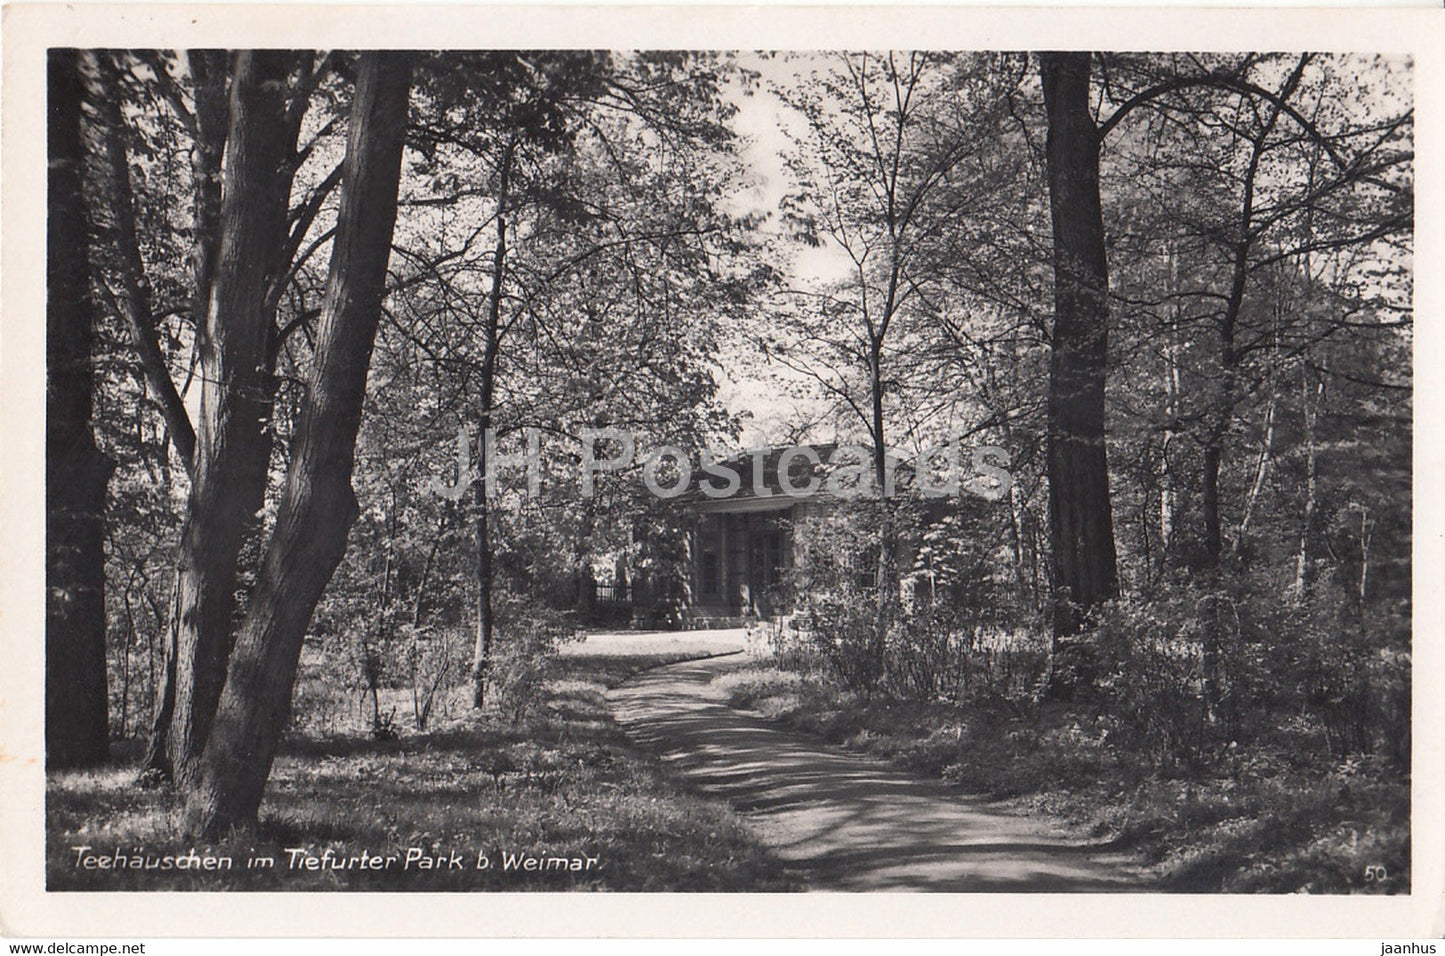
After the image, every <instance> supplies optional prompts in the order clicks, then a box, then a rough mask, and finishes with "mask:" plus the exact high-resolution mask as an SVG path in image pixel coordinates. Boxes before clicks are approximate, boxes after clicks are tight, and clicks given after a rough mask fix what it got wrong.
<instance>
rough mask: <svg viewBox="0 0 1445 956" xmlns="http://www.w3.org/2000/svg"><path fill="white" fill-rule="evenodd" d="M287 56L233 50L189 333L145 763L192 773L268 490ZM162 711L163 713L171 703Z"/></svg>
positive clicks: (167, 771) (283, 213)
mask: <svg viewBox="0 0 1445 956" xmlns="http://www.w3.org/2000/svg"><path fill="white" fill-rule="evenodd" d="M295 62H296V60H295V55H294V54H292V53H283V52H276V51H259V52H242V53H239V54H237V56H236V62H235V71H234V78H233V80H232V83H231V103H230V130H229V134H228V137H227V154H226V168H225V174H224V180H225V181H224V187H223V194H224V199H223V201H222V205H221V213H220V240H219V243H218V245H217V254H216V263H215V272H214V277H213V279H212V288H211V299H210V303H209V306H208V309H207V313H206V316H205V320H204V322H203V323H202V324H201V325H200V327H199V329H198V332H197V334H198V335H199V336H200V343H201V349H200V350H201V368H202V389H201V409H200V419H199V428H198V430H197V447H196V460H195V464H194V467H193V479H192V483H191V493H190V499H189V501H188V503H187V508H186V521H185V525H184V527H183V529H182V533H181V546H180V555H179V558H178V561H177V575H176V595H175V598H174V603H173V619H172V621H171V622H170V625H169V627H170V632H171V633H170V635H169V637H168V645H169V646H168V653H169V657H170V660H169V661H168V662H167V665H166V674H167V678H168V681H174V686H168V687H166V688H165V689H164V690H163V691H162V693H161V695H160V698H159V700H160V707H159V709H158V711H157V716H156V723H155V726H154V729H153V732H152V736H151V745H150V750H149V753H148V754H147V757H146V772H147V773H159V774H161V775H163V776H171V777H174V778H175V779H177V780H180V781H181V782H183V783H184V782H188V781H189V780H190V777H191V775H192V773H193V770H194V766H195V762H196V760H197V758H198V757H199V755H200V753H201V750H202V748H203V747H204V746H205V742H206V736H207V734H208V732H209V730H210V725H211V720H212V717H213V716H214V714H215V709H216V702H217V700H218V699H219V697H220V693H221V685H222V683H223V682H224V681H225V677H226V659H227V657H228V656H229V654H230V650H231V636H232V627H233V625H234V620H233V619H234V617H235V611H236V598H235V594H236V577H237V567H238V561H239V556H240V550H241V545H242V543H243V541H244V540H245V536H246V534H247V533H248V531H249V530H250V529H251V526H252V525H253V524H254V522H255V520H256V516H257V514H258V513H259V512H260V510H261V507H262V505H263V503H264V500H265V491H266V474H267V467H268V465H269V461H270V455H271V437H270V434H269V427H270V419H271V413H272V400H273V399H274V397H275V393H276V382H275V380H274V377H273V376H272V375H271V373H270V371H269V367H268V364H267V355H268V348H267V347H268V344H269V338H270V335H271V321H270V317H269V315H268V314H267V311H266V309H265V307H264V301H265V294H266V286H267V280H268V270H270V269H272V268H274V267H275V264H276V262H277V258H278V256H279V250H280V249H281V248H282V244H283V243H284V241H285V238H286V217H287V203H288V199H289V194H290V189H289V183H290V178H289V176H287V175H285V174H284V169H285V167H286V166H287V164H288V163H289V162H290V160H291V154H292V151H293V147H292V137H291V136H290V135H288V130H287V124H286V122H285V117H286V108H287V80H288V78H289V76H290V74H291V72H292V69H293V67H294V66H295ZM167 711H169V712H167Z"/></svg>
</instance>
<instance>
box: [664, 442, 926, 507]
mask: <svg viewBox="0 0 1445 956" xmlns="http://www.w3.org/2000/svg"><path fill="white" fill-rule="evenodd" d="M839 447H840V446H839V445H838V444H837V443H836V442H828V443H826V444H817V445H786V446H776V447H772V448H767V449H757V450H756V451H755V452H750V453H748V454H744V455H741V456H739V457H737V458H730V459H727V460H726V461H720V462H717V463H716V464H715V465H713V466H711V467H712V469H713V470H712V471H704V470H702V468H698V469H695V470H694V471H693V473H692V480H691V481H690V482H689V487H688V489H687V491H685V492H683V493H682V494H681V495H679V496H678V497H677V499H676V500H677V501H679V502H680V503H682V504H684V505H687V506H689V507H691V508H693V509H695V510H698V511H711V512H718V511H762V510H771V509H774V508H778V509H781V508H787V507H790V506H792V505H795V504H797V503H798V502H800V501H805V500H821V501H836V500H838V498H837V496H836V495H834V494H833V493H832V492H830V491H829V490H828V487H827V479H828V475H829V474H830V472H831V471H832V470H833V468H830V466H829V462H830V460H831V459H832V457H833V454H834V452H836V451H837V450H838V448H839ZM844 447H846V446H844ZM810 453H811V455H810ZM785 456H786V457H787V458H788V465H787V476H788V484H789V485H790V486H791V488H792V490H791V491H790V490H789V489H787V488H784V487H783V482H782V480H781V477H780V473H779V466H780V465H781V464H782V462H783V458H784V457H785ZM814 458H816V460H817V461H818V463H819V464H817V465H815V464H814V463H813V459H814ZM840 464H847V465H853V464H862V465H865V466H868V467H869V470H870V474H871V458H864V459H862V460H861V461H859V460H857V459H856V457H855V458H850V459H849V460H848V461H847V462H846V463H840ZM835 467H836V466H835ZM718 469H723V470H725V471H729V472H732V474H733V475H735V476H736V479H737V487H736V489H735V490H734V491H733V493H732V494H730V495H726V496H714V495H709V494H707V493H706V492H705V491H704V490H703V489H704V488H705V487H707V488H714V489H718V490H719V491H721V490H722V489H724V488H726V487H727V486H728V484H729V482H728V480H727V479H726V478H725V477H721V476H719V475H718V474H717V470H718ZM894 475H895V481H896V484H897V487H898V488H899V489H903V488H906V487H907V486H908V485H909V484H911V483H912V476H913V469H912V467H911V466H910V465H909V464H908V463H906V462H899V463H898V464H897V465H895V466H894Z"/></svg>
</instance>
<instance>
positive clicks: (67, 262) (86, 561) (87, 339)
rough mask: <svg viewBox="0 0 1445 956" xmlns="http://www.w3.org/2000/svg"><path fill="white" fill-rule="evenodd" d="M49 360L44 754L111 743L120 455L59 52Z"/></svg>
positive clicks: (65, 762)
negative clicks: (97, 339) (111, 490)
mask: <svg viewBox="0 0 1445 956" xmlns="http://www.w3.org/2000/svg"><path fill="white" fill-rule="evenodd" d="M47 72H48V81H49V92H48V97H49V103H48V106H49V111H48V112H49V117H48V124H47V140H48V143H47V146H48V150H49V160H50V171H49V182H48V188H49V216H48V221H47V225H46V237H45V238H46V283H47V286H48V293H49V294H48V299H47V302H46V309H45V335H46V338H45V345H46V348H45V358H46V369H47V372H48V381H47V382H46V389H45V571H46V588H45V762H46V766H48V767H73V766H82V765H86V764H95V763H99V762H101V761H103V760H105V759H106V758H107V757H108V756H109V752H110V734H109V727H108V709H109V700H108V697H107V689H106V673H105V549H104V538H105V489H106V484H107V483H108V482H109V481H110V475H111V472H112V471H113V470H114V468H115V465H114V463H113V462H112V461H111V460H110V459H109V458H108V457H106V455H104V454H103V453H102V452H101V451H100V449H98V448H97V447H96V444H95V435H94V433H93V431H92V425H91V413H92V397H91V396H92V389H93V388H94V370H93V368H92V364H91V348H92V345H93V341H94V334H95V333H94V321H95V315H94V311H93V308H92V305H91V301H90V257H89V249H88V240H87V237H86V226H87V219H86V215H85V200H84V196H83V194H82V192H81V183H82V175H83V173H82V169H83V165H84V146H83V137H82V131H81V123H82V118H81V113H82V111H81V103H82V100H83V95H84V85H83V82H82V79H81V75H80V64H79V54H77V53H76V52H75V51H74V50H52V51H50V54H49V61H48V64H47Z"/></svg>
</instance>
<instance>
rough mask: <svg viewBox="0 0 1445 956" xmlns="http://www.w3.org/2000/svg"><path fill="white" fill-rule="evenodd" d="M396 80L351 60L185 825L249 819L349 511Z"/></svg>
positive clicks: (376, 310) (213, 826) (381, 268)
mask: <svg viewBox="0 0 1445 956" xmlns="http://www.w3.org/2000/svg"><path fill="white" fill-rule="evenodd" d="M409 86H410V62H409V59H408V58H407V56H406V55H405V54H395V53H367V54H363V55H362V57H361V59H360V62H359V64H358V67H357V82H356V93H355V96H354V99H353V103H352V114H351V129H350V133H349V135H348V141H347V148H346V164H345V173H344V179H343V190H344V191H343V194H342V200H341V210H340V214H339V217H338V221H337V231H336V240H335V245H334V248H333V252H332V257H331V271H330V275H329V276H328V279H327V290H326V302H325V305H324V307H323V312H322V319H321V328H320V330H319V333H318V341H317V352H316V360H315V364H314V366H313V368H312V372H311V380H310V387H309V389H308V393H307V396H306V400H305V404H304V406H303V409H302V413H301V420H300V423H299V425H298V428H297V438H296V444H295V454H294V456H293V458H292V461H291V467H290V469H289V470H288V473H287V477H286V491H285V494H284V496H283V498H282V501H281V510H280V514H279V516H278V517H277V521H276V529H275V532H274V533H273V534H272V537H271V541H270V544H269V546H268V548H267V554H266V559H265V563H264V564H263V566H262V570H261V578H260V581H259V582H258V585H257V589H256V593H255V595H254V597H253V599H252V602H251V607H250V610H249V612H248V613H247V615H246V620H245V622H244V623H243V625H242V627H241V631H240V636H239V639H238V641H237V644H236V648H235V653H234V657H233V659H232V661H231V665H230V669H229V672H228V674H227V679H226V684H225V689H224V692H223V694H222V698H221V703H220V707H219V709H218V710H217V713H216V720H215V726H214V728H213V730H212V732H211V736H210V739H209V741H208V742H207V745H206V750H205V753H204V755H203V756H202V758H201V761H200V772H199V774H198V777H197V779H196V782H195V785H194V786H193V787H192V788H191V792H190V795H189V797H188V800H187V805H186V810H187V823H188V825H189V827H190V828H191V829H192V830H193V831H195V832H204V833H212V834H214V833H218V832H222V831H224V830H225V829H227V828H228V827H230V826H233V825H238V824H245V823H249V822H251V821H254V820H255V817H256V812H257V810H258V809H259V807H260V804H261V797H262V794H263V792H264V790H265V786H266V778H267V777H268V776H269V774H270V770H271V762H272V759H273V758H274V756H275V753H276V745H277V742H278V741H279V740H280V737H281V733H282V731H283V730H284V728H285V725H286V719H287V716H288V714H289V712H290V700H291V690H292V686H293V684H294V682H295V677H296V665H297V661H298V660H299V658H300V654H301V644H302V640H303V638H304V636H305V632H306V627H307V625H308V624H309V623H310V621H311V615H312V612H313V611H314V610H315V608H316V602H317V601H318V600H319V599H320V597H321V593H322V591H323V590H324V589H325V587H326V584H327V582H328V581H330V579H331V575H332V574H333V573H334V571H335V570H336V566H337V565H338V564H339V563H340V561H341V557H342V555H343V553H344V552H345V550H346V537H347V534H348V532H349V531H350V528H351V525H352V523H353V522H354V521H355V519H356V514H357V504H356V497H355V494H354V493H353V491H352V488H351V472H352V466H353V461H354V454H355V446H356V435H357V430H358V429H359V427H360V424H361V412H362V405H363V402H364V399H365V389H366V374H367V368H368V367H369V365H370V363H371V349H372V344H373V342H374V340H375V336H376V327H377V323H378V320H379V318H380V314H381V300H382V295H383V292H384V288H385V279H386V264H387V260H388V258H389V256H390V253H391V236H392V228H393V226H394V225H395V222H396V200H397V185H398V183H399V181H400V175H401V152H402V144H403V141H404V137H405V131H406V116H407V93H408V89H409Z"/></svg>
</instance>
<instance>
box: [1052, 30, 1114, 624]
mask: <svg viewBox="0 0 1445 956" xmlns="http://www.w3.org/2000/svg"><path fill="white" fill-rule="evenodd" d="M1089 58H1090V54H1088V53H1042V54H1040V55H1039V60H1040V73H1041V76H1042V79H1043V90H1044V104H1045V107H1046V110H1047V113H1048V123H1049V131H1048V143H1047V154H1048V180H1049V206H1050V211H1051V213H1052V220H1053V234H1054V238H1053V243H1054V313H1055V316H1054V330H1053V351H1052V356H1051V360H1050V368H1049V372H1050V374H1049V403H1048V418H1049V436H1048V438H1049V440H1048V474H1049V529H1050V537H1051V539H1052V545H1053V552H1054V588H1055V598H1054V635H1055V637H1067V636H1069V635H1072V634H1074V633H1075V632H1077V631H1078V630H1079V628H1080V627H1081V626H1082V624H1083V622H1084V619H1085V617H1086V615H1087V614H1088V611H1089V609H1090V608H1092V607H1094V606H1096V605H1098V604H1100V603H1102V602H1104V601H1107V600H1109V599H1110V598H1113V597H1115V596H1117V594H1118V592H1119V578H1118V564H1117V559H1116V556H1115V551H1114V523H1113V515H1112V513H1111V509H1110V503H1109V464H1108V455H1107V451H1106V448H1105V425H1104V380H1105V375H1106V371H1107V369H1106V362H1107V356H1108V343H1109V303H1108V291H1109V274H1108V264H1107V262H1106V260H1105V256H1104V221H1103V211H1102V205H1101V202H1100V198H1099V135H1098V130H1097V128H1096V126H1095V124H1094V120H1093V117H1092V116H1091V115H1090V113H1089V69H1090V62H1089Z"/></svg>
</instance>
